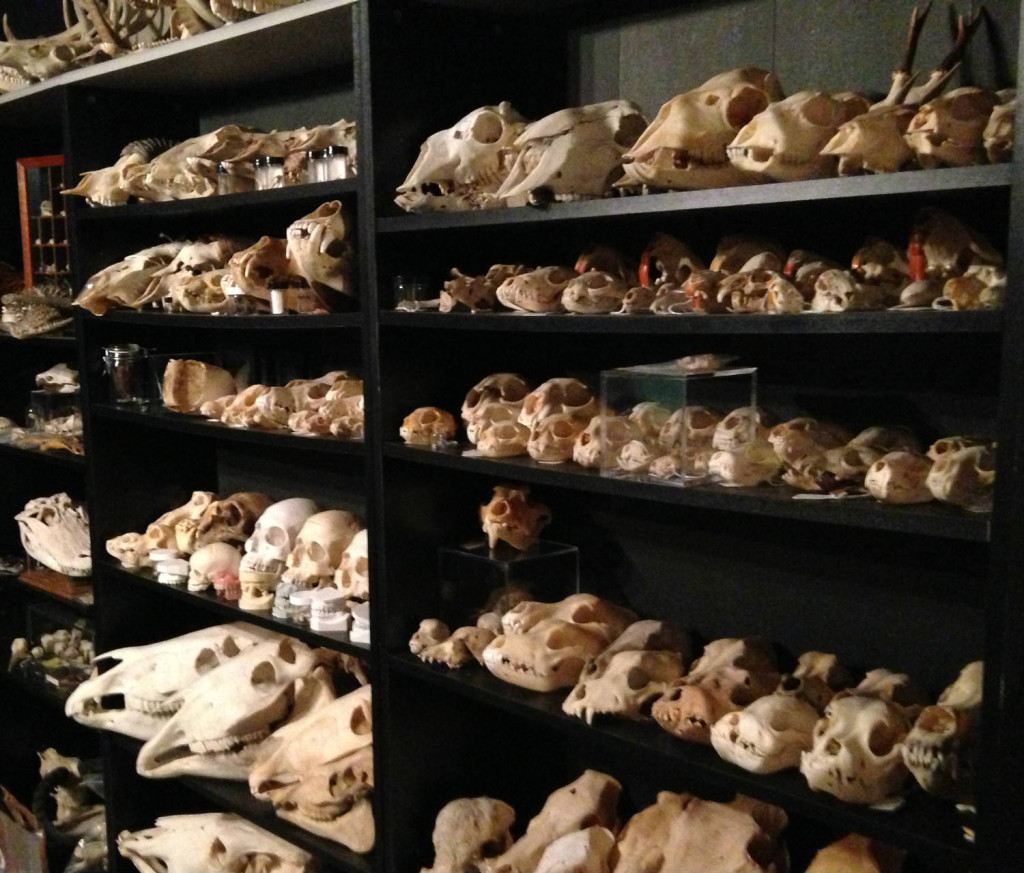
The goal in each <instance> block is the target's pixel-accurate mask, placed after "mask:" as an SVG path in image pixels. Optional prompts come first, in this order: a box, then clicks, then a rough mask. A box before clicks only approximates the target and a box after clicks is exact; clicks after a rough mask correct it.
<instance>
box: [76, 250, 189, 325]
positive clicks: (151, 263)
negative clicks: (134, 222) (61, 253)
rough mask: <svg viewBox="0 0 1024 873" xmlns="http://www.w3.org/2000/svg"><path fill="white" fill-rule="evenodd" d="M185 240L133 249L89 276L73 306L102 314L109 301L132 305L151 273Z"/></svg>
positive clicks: (165, 263) (147, 283)
mask: <svg viewBox="0 0 1024 873" xmlns="http://www.w3.org/2000/svg"><path fill="white" fill-rule="evenodd" d="M184 245H185V242H184V241H182V240H179V241H177V242H170V243H162V244H161V245H158V246H151V247H150V248H148V249H142V251H139V252H135V253H134V254H131V255H128V256H127V257H126V258H124V259H122V260H120V261H117V262H116V263H113V264H111V265H110V266H109V267H105V268H104V269H102V270H100V271H99V272H98V273H95V274H94V275H92V276H90V277H89V278H88V279H87V280H86V282H85V286H84V287H83V288H82V293H81V294H79V295H78V297H77V298H75V305H76V306H81V307H82V308H83V309H88V310H89V312H91V313H92V314H93V315H103V314H104V313H106V311H107V309H108V308H109V307H110V304H111V303H118V304H120V305H122V306H133V305H134V304H135V301H136V300H138V299H139V297H141V296H142V295H143V294H144V293H145V291H146V288H147V287H148V286H149V283H150V281H151V280H152V278H153V275H154V274H155V273H156V272H157V271H158V270H160V269H162V268H164V267H166V266H167V265H168V264H169V263H170V262H171V260H172V259H173V258H174V257H175V256H176V255H177V254H178V252H180V251H181V249H182V247H183V246H184Z"/></svg>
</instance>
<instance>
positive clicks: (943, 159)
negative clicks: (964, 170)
mask: <svg viewBox="0 0 1024 873" xmlns="http://www.w3.org/2000/svg"><path fill="white" fill-rule="evenodd" d="M996 103H997V100H996V97H995V95H994V94H992V93H990V92H988V91H983V90H982V89H981V88H956V89H954V90H952V91H950V92H949V93H948V94H944V95H943V96H942V97H937V98H936V99H934V100H932V101H931V102H929V103H925V104H924V105H923V106H922V107H921V108H920V109H918V111H917V114H916V115H915V116H914V117H913V118H912V119H911V121H910V125H909V127H908V128H907V133H906V136H905V139H906V141H907V145H909V146H910V147H911V148H912V149H913V150H914V152H915V153H916V154H917V159H918V161H920V163H921V165H922V166H923V167H925V168H931V167H967V166H971V165H972V164H982V163H984V162H985V144H984V141H983V139H982V137H983V134H984V131H985V125H986V124H987V123H988V119H989V116H990V115H991V114H992V110H993V109H994V108H995V106H996Z"/></svg>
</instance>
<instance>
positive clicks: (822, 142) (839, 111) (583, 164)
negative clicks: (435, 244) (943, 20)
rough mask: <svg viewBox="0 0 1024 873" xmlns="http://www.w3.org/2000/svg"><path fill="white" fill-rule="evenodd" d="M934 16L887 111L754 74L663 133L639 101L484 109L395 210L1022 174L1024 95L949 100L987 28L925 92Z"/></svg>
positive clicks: (914, 30) (432, 144)
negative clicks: (909, 175) (785, 87)
mask: <svg viewBox="0 0 1024 873" xmlns="http://www.w3.org/2000/svg"><path fill="white" fill-rule="evenodd" d="M929 7H930V4H929ZM927 11H928V9H927V8H926V9H925V12H924V14H919V13H918V10H917V9H916V8H915V10H914V16H913V18H912V21H911V25H910V34H909V36H908V48H907V53H906V55H905V57H904V58H903V61H902V63H901V64H900V66H899V67H898V68H897V69H896V71H895V72H894V73H893V82H892V87H891V89H890V91H889V93H888V94H887V95H886V96H885V97H884V98H883V99H882V100H879V101H877V102H875V103H872V101H871V100H869V99H868V98H867V97H864V96H862V95H860V94H856V93H854V92H843V93H839V94H834V95H829V94H826V93H823V92H820V91H814V90H802V91H798V92H796V93H795V94H792V95H790V96H789V97H785V96H784V94H783V91H782V87H781V84H780V82H779V80H778V78H777V77H776V76H775V75H774V74H773V73H771V72H769V71H767V70H762V69H757V68H755V67H744V68H740V69H735V70H730V71H728V72H724V73H720V74H718V75H716V76H713V77H712V78H711V79H709V80H708V81H706V82H704V83H703V84H702V85H698V86H697V87H696V88H694V89H692V90H689V91H686V92H684V93H682V94H679V95H677V96H675V97H673V98H672V99H671V100H669V102H668V103H666V104H665V105H663V106H662V107H661V109H660V110H659V112H658V114H657V116H656V117H655V119H654V121H652V122H650V123H649V124H648V122H647V119H646V118H645V117H644V115H643V113H642V110H641V109H640V107H639V106H637V105H636V104H635V103H632V102H630V101H628V100H611V101H607V102H604V103H595V104H590V105H587V106H579V107H573V108H568V109H561V110H559V111H557V112H554V113H552V114H551V115H548V116H546V117H544V118H542V119H540V120H538V121H535V122H532V123H528V122H527V120H526V119H525V118H523V117H522V116H521V115H520V114H519V113H518V112H516V110H515V109H514V108H513V107H512V106H511V104H510V103H508V102H503V103H500V104H498V105H496V106H481V107H479V108H477V109H474V110H473V111H472V112H470V113H469V114H468V115H466V116H465V117H463V118H461V119H460V120H459V121H458V122H456V123H455V125H454V126H453V127H451V128H448V129H446V130H441V131H438V132H437V133H434V134H432V135H431V136H430V137H428V138H427V140H426V141H425V142H424V143H423V145H422V146H421V148H420V153H419V157H418V158H417V160H416V162H415V164H414V165H413V167H412V169H411V170H410V172H409V174H408V176H407V177H406V179H405V181H404V182H403V183H402V184H401V185H400V186H399V187H398V189H397V191H398V196H397V197H396V198H395V202H396V203H397V204H398V205H399V206H400V207H401V208H402V209H405V210H407V211H409V212H428V211H461V210H469V209H490V208H494V207H502V206H506V205H509V206H519V205H523V204H525V203H528V202H529V203H533V204H534V205H547V204H548V203H550V202H552V201H564V200H578V199H586V198H594V197H604V196H608V195H610V194H612V193H615V192H617V191H622V190H625V191H626V192H637V191H641V190H644V191H647V190H654V191H664V190H687V189H701V188H720V187H725V186H731V185H743V184H751V183H758V182H786V181H798V180H806V179H820V178H825V177H828V176H835V175H837V174H838V175H844V176H847V175H856V174H862V173H891V172H895V171H898V170H903V169H910V168H914V167H923V168H934V167H962V166H970V165H974V164H982V163H986V162H992V163H999V162H1004V161H1009V160H1010V157H1011V153H1012V149H1013V120H1014V112H1015V103H1016V99H1015V98H1016V92H1015V91H1014V90H1013V89H1009V90H1005V91H999V92H991V91H987V90H984V89H981V88H975V87H963V88H956V89H954V90H952V91H950V92H949V93H947V94H945V95H942V92H943V90H944V89H945V87H946V85H947V84H948V82H949V80H950V78H951V76H952V75H953V73H954V71H955V70H956V68H957V66H958V65H959V58H960V56H961V54H962V53H963V51H964V48H965V46H966V44H967V41H968V39H969V37H970V36H971V35H972V34H973V32H974V30H975V29H976V27H977V24H978V21H979V16H977V15H976V16H974V18H973V19H972V20H971V21H970V22H969V23H968V22H964V20H963V18H962V17H961V19H960V30H959V34H958V36H957V39H956V42H955V44H954V46H953V49H952V50H951V51H950V52H949V54H948V55H947V56H946V57H945V58H944V59H943V60H942V62H941V63H940V65H939V66H938V67H937V68H936V69H935V70H934V71H933V72H932V73H931V75H930V76H929V77H928V79H927V81H925V82H924V83H922V84H920V85H917V86H915V85H914V80H915V78H916V74H915V73H914V72H913V71H912V65H913V60H914V53H915V50H916V45H917V37H918V34H919V33H920V30H921V27H922V26H923V25H924V21H925V18H926V17H927Z"/></svg>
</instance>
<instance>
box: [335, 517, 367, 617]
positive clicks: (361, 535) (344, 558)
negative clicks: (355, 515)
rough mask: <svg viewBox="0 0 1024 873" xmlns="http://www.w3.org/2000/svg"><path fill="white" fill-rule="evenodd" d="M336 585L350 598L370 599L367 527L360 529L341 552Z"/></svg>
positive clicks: (336, 573)
mask: <svg viewBox="0 0 1024 873" xmlns="http://www.w3.org/2000/svg"><path fill="white" fill-rule="evenodd" d="M334 587H335V588H337V589H338V590H339V591H341V593H342V594H344V595H345V597H347V598H349V599H350V600H369V599H370V550H369V538H368V532H367V530H366V528H363V530H361V531H359V532H358V533H357V534H356V535H355V536H354V537H352V540H351V542H349V544H348V545H347V546H346V547H345V551H344V552H342V553H341V563H340V564H339V565H338V569H337V570H336V571H335V573H334Z"/></svg>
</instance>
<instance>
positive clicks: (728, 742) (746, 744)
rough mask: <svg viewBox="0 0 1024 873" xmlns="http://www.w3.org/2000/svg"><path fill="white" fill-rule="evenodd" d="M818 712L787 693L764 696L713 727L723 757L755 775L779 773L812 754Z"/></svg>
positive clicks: (731, 713)
mask: <svg viewBox="0 0 1024 873" xmlns="http://www.w3.org/2000/svg"><path fill="white" fill-rule="evenodd" d="M817 721H818V712H817V710H815V708H814V707H813V706H811V705H810V704H809V703H805V702H804V701H802V700H800V699H798V698H796V697H792V696H790V695H787V694H768V695H765V696H764V697H760V698H758V699H757V700H755V701H754V702H753V703H751V704H750V705H749V706H748V707H746V708H745V709H743V710H742V711H740V712H730V713H728V714H727V715H723V716H722V717H721V718H720V719H719V720H718V721H716V722H715V723H714V725H712V727H711V745H712V746H714V748H715V751H716V752H718V755H719V757H721V758H724V759H725V760H726V761H730V762H731V763H733V764H735V765H736V766H738V767H742V768H743V769H744V770H749V771H750V772H751V773H775V772H776V771H778V770H785V769H788V768H789V767H796V766H797V765H798V764H799V763H800V754H801V752H806V751H810V748H811V733H812V731H813V730H814V725H815V724H816V723H817Z"/></svg>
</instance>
